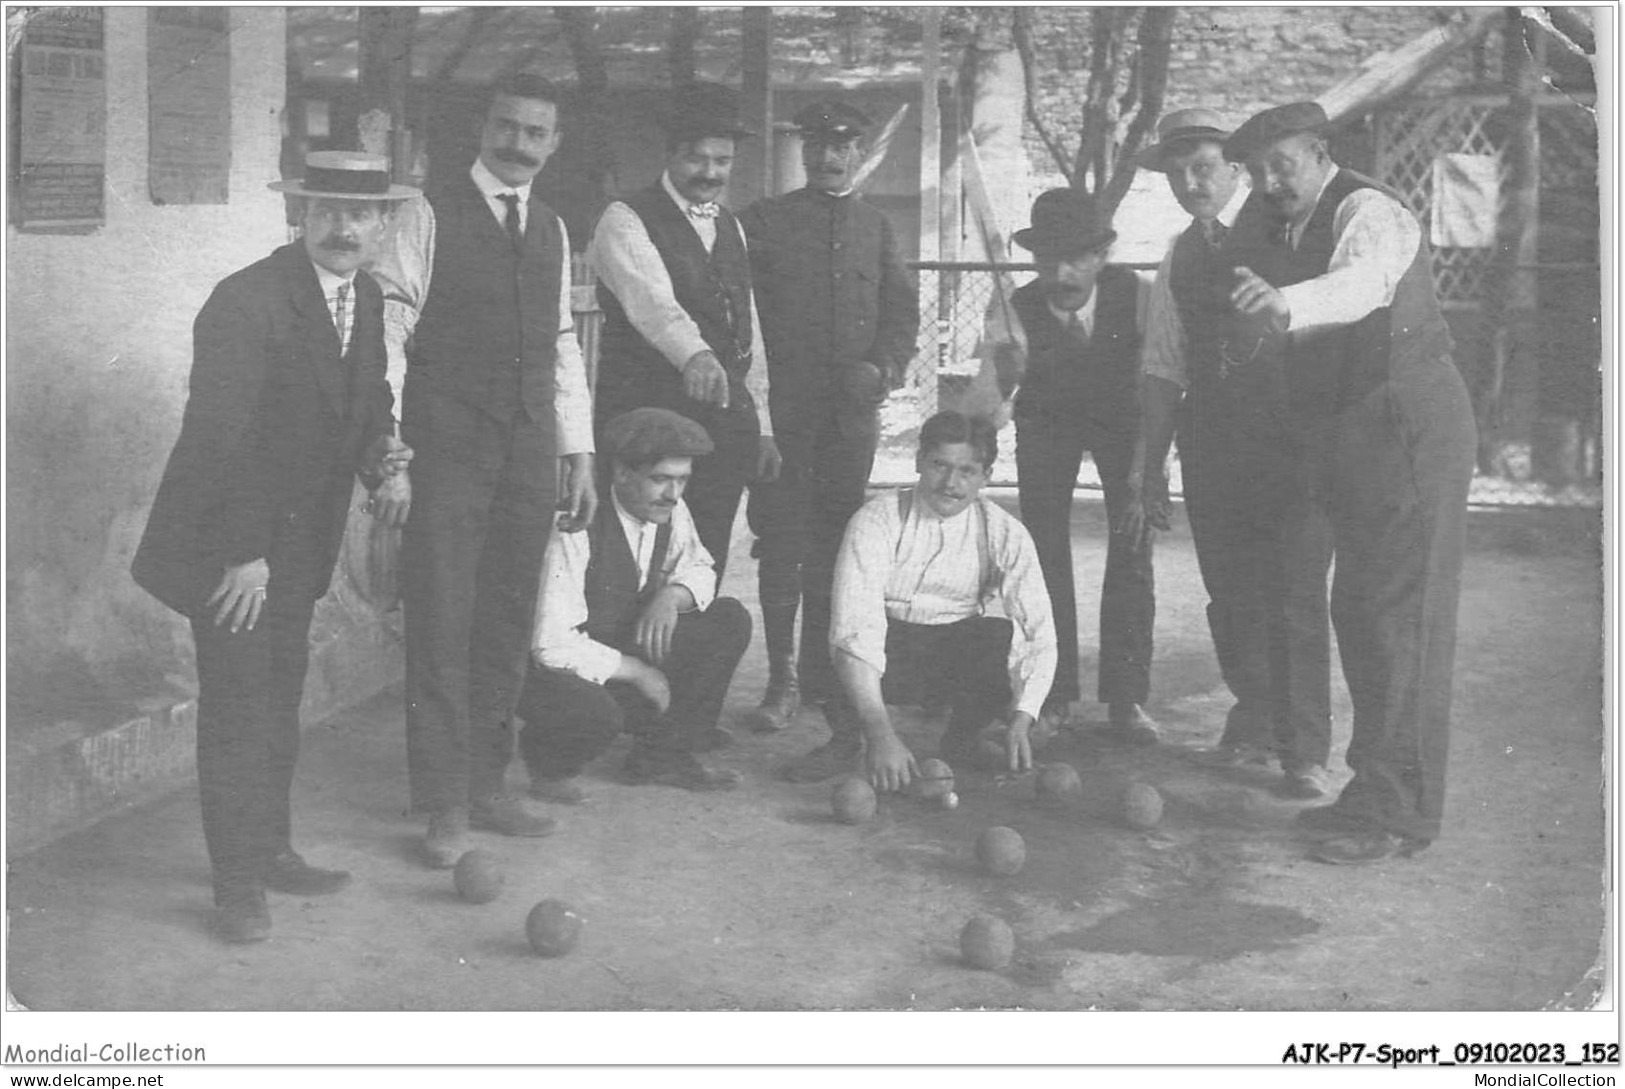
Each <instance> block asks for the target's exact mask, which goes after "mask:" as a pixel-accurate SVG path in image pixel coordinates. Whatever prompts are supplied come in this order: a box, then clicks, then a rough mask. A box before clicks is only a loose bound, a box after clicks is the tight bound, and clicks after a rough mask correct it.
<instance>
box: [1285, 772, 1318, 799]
mask: <svg viewBox="0 0 1625 1089" xmlns="http://www.w3.org/2000/svg"><path fill="white" fill-rule="evenodd" d="M1285 773H1286V774H1285V778H1283V779H1282V780H1281V794H1282V795H1283V796H1284V797H1287V798H1301V799H1303V800H1305V801H1313V800H1314V799H1316V798H1324V797H1325V796H1326V792H1327V790H1328V789H1329V784H1328V783H1327V779H1326V769H1325V768H1323V767H1321V766H1320V765H1319V764H1294V765H1292V766H1290V767H1288V768H1286V769H1285Z"/></svg>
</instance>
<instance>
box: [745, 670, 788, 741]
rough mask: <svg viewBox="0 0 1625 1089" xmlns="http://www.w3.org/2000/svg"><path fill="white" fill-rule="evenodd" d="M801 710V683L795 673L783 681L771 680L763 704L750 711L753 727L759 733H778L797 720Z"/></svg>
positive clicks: (764, 694)
mask: <svg viewBox="0 0 1625 1089" xmlns="http://www.w3.org/2000/svg"><path fill="white" fill-rule="evenodd" d="M800 710H801V685H800V684H799V683H798V682H797V680H796V677H795V675H794V674H791V675H790V676H788V677H786V678H784V679H783V680H781V681H769V682H768V686H767V691H766V692H765V693H763V695H762V703H761V706H759V707H757V708H756V710H754V711H752V712H751V713H750V725H751V729H753V730H755V731H756V732H757V733H759V734H772V733H777V732H779V731H780V730H782V729H784V728H785V727H786V726H788V725H790V723H792V722H794V721H795V717H796V714H797V713H798V712H799V711H800Z"/></svg>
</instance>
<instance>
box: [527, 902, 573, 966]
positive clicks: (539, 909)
mask: <svg viewBox="0 0 1625 1089" xmlns="http://www.w3.org/2000/svg"><path fill="white" fill-rule="evenodd" d="M525 937H526V938H528V939H529V940H530V947H531V949H533V950H534V951H535V952H536V955H537V956H539V957H562V956H564V954H566V953H568V952H570V950H572V949H574V948H575V947H576V943H577V942H579V941H580V940H581V916H579V915H577V914H576V910H575V908H573V907H571V906H570V905H569V904H566V903H565V902H564V901H563V900H543V901H541V902H540V903H538V904H537V905H536V906H535V907H533V908H531V909H530V914H529V915H527V916H526V917H525Z"/></svg>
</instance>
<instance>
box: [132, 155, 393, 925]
mask: <svg viewBox="0 0 1625 1089" xmlns="http://www.w3.org/2000/svg"><path fill="white" fill-rule="evenodd" d="M272 188H273V189H279V190H281V191H283V192H285V193H289V194H292V195H293V196H295V197H299V198H302V199H303V205H302V208H301V211H300V214H299V223H300V226H301V227H302V228H303V231H304V237H303V239H302V240H301V241H299V242H294V243H290V244H289V245H286V246H283V247H282V248H281V249H278V250H276V251H275V252H274V253H272V254H271V255H270V256H269V257H266V258H265V259H264V260H261V261H258V262H256V263H255V264H253V265H250V266H249V267H247V268H245V269H242V270H241V271H239V272H236V273H233V274H232V275H231V276H229V277H227V278H226V279H225V280H223V281H221V283H220V284H219V285H218V286H217V287H216V288H215V290H214V293H213V294H212V295H210V297H209V301H208V302H207V303H205V304H204V307H203V310H202V311H201V312H200V313H199V314H198V317H197V322H196V324H195V325H194V327H193V345H192V374H191V380H190V397H189V398H188V400H187V404H186V414H185V417H184V418H183V420H182V423H181V434H180V438H179V439H178V440H177V441H176V443H175V449H174V451H173V452H172V453H171V454H170V458H169V464H168V466H167V467H166V468H165V470H164V476H163V480H162V482H161V483H160V484H159V487H158V495H157V497H156V498H155V499H154V501H153V506H152V513H151V515H150V516H149V518H148V521H147V529H146V533H145V534H144V535H143V536H142V539H141V545H140V548H139V549H138V550H137V552H136V556H135V562H134V565H133V567H132V573H133V574H134V576H135V579H136V581H137V582H138V583H140V584H141V586H142V587H143V588H145V589H146V590H147V591H148V592H150V593H151V594H152V595H153V596H155V597H156V598H158V599H159V600H160V601H162V602H163V603H164V604H165V605H168V606H169V607H170V608H172V609H174V610H176V611H177V612H180V613H182V614H184V615H185V616H186V617H187V618H189V619H190V620H191V623H192V636H193V638H194V640H195V641H196V644H197V670H198V712H197V764H198V785H199V789H200V793H201V796H202V806H203V833H204V838H205V840H206V841H207V844H208V849H209V861H210V865H211V866H212V869H213V878H214V898H215V907H216V923H217V927H218V930H219V933H220V935H221V936H222V937H223V938H225V939H226V940H227V941H233V942H245V941H256V940H259V939H262V938H265V937H266V936H268V935H269V933H270V928H271V918H270V913H269V911H268V910H267V907H266V903H265V890H266V889H267V888H270V889H275V890H277V891H282V892H291V893H297V894H300V895H313V894H320V893H330V892H336V891H338V889H340V888H342V887H343V886H344V885H345V884H346V883H347V882H348V881H349V874H347V873H343V872H341V871H337V870H324V869H319V868H317V867H314V866H311V865H309V864H308V863H306V862H305V860H304V859H302V858H301V857H300V856H299V855H298V854H297V853H295V852H294V850H293V848H292V845H291V840H290V820H289V800H288V795H289V788H290V786H291V784H292V782H293V771H294V763H295V760H296V758H297V756H298V751H299V701H300V697H301V695H302V694H303V692H304V684H305V670H306V666H307V663H308V659H309V642H308V637H309V632H310V621H311V614H312V611H313V610H314V608H315V604H316V601H317V599H318V598H320V597H321V596H322V594H324V593H325V592H326V590H327V585H328V581H329V579H330V578H331V577H332V573H333V565H334V562H335V561H336V560H337V558H338V548H339V542H340V540H341V539H342V538H343V535H344V525H345V516H346V512H347V510H348V507H349V502H350V496H351V493H352V490H353V488H354V484H353V482H352V481H353V478H354V476H355V475H356V474H357V473H359V474H360V475H361V478H362V480H363V481H364V482H366V483H367V484H369V485H370V486H372V487H375V488H376V487H377V486H378V485H379V484H380V482H381V481H383V480H384V479H385V478H387V477H393V476H396V475H400V474H401V473H402V471H403V470H404V467H405V464H406V462H407V461H408V460H409V459H410V457H411V452H410V451H409V450H407V449H405V448H404V447H402V446H400V445H399V443H398V442H396V441H395V440H394V439H393V433H394V421H393V419H392V418H391V415H390V410H391V396H390V392H389V386H388V384H387V383H386V381H385V378H384V339H383V316H382V315H383V300H382V298H381V296H380V293H379V290H378V286H377V285H376V284H375V283H373V281H372V279H371V278H370V277H368V275H367V274H366V273H365V272H361V271H359V269H360V266H361V265H362V263H363V262H364V261H366V260H367V259H368V257H369V256H370V255H371V250H372V248H373V247H375V246H376V245H377V244H378V242H379V240H380V239H381V237H382V235H383V231H384V225H385V220H386V219H387V217H388V214H389V209H390V206H391V204H390V202H393V201H398V200H403V199H408V198H411V197H415V196H416V195H417V190H415V189H411V188H409V187H407V186H401V185H390V184H389V170H388V165H387V163H386V162H385V161H384V160H383V159H382V158H380V157H377V156H370V155H358V154H353V153H349V152H316V153H313V154H311V155H310V157H309V158H308V160H307V171H306V175H305V177H304V179H303V181H300V182H278V183H273V184H272ZM375 513H377V514H379V515H380V516H382V517H384V518H386V519H387V520H391V521H394V520H396V519H398V517H399V516H400V513H401V512H400V510H399V508H398V507H397V506H396V505H395V504H393V503H392V502H385V503H382V504H379V505H378V506H376V507H375Z"/></svg>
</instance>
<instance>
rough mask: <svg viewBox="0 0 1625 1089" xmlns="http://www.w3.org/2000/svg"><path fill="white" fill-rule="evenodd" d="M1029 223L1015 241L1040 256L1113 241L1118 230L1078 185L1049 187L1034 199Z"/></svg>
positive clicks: (1082, 250) (1079, 250)
mask: <svg viewBox="0 0 1625 1089" xmlns="http://www.w3.org/2000/svg"><path fill="white" fill-rule="evenodd" d="M1032 221H1033V222H1032V226H1030V227H1023V228H1022V229H1021V230H1019V231H1017V232H1016V233H1015V235H1014V238H1015V242H1016V245H1018V246H1020V247H1021V248H1022V249H1025V250H1031V251H1032V252H1033V253H1034V254H1037V255H1038V256H1040V257H1044V256H1049V257H1064V256H1066V255H1068V254H1077V253H1086V252H1088V251H1089V250H1096V249H1103V248H1104V247H1106V246H1109V245H1111V244H1112V240H1113V239H1115V238H1116V237H1117V232H1116V231H1114V230H1112V225H1111V220H1110V219H1108V218H1105V217H1103V216H1101V215H1100V212H1099V210H1098V209H1097V208H1096V207H1095V200H1094V198H1093V197H1091V196H1090V195H1089V194H1088V193H1085V192H1084V191H1083V190H1081V189H1051V190H1049V191H1048V192H1044V193H1040V194H1038V199H1037V200H1035V201H1033V212H1032Z"/></svg>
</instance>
